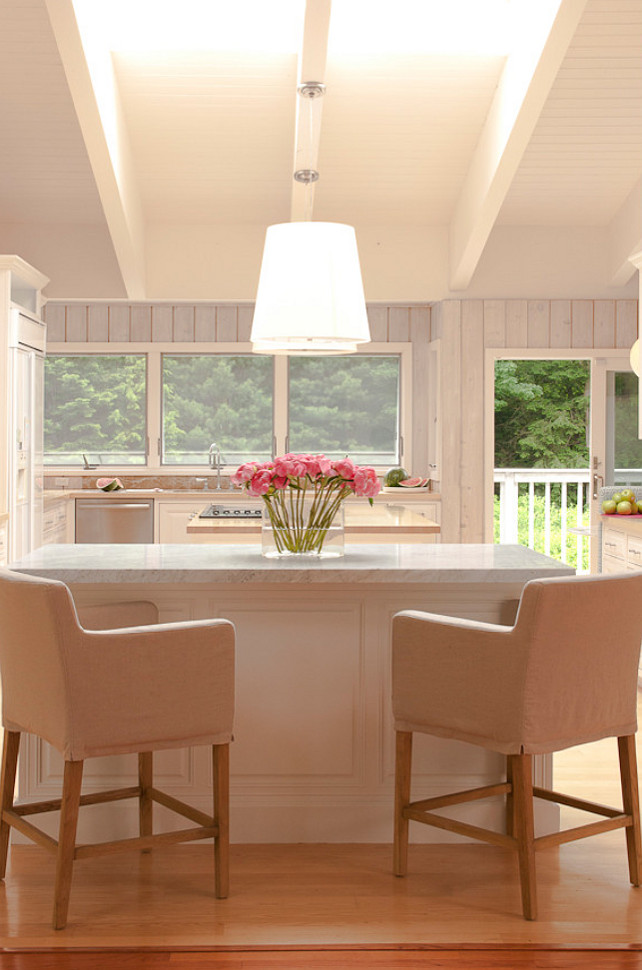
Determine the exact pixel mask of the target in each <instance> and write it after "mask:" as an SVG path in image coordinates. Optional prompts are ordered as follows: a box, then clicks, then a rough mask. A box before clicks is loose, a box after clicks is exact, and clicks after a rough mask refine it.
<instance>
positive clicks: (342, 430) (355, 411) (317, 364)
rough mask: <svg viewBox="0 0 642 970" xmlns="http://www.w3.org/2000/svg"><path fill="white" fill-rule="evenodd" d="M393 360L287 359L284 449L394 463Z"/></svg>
mask: <svg viewBox="0 0 642 970" xmlns="http://www.w3.org/2000/svg"><path fill="white" fill-rule="evenodd" d="M399 369H400V360H399V357H396V356H394V357H393V356H389V357H385V356H383V355H381V356H379V355H377V356H370V355H366V354H359V355H358V356H354V357H291V358H290V359H289V381H288V435H289V448H290V450H291V451H295V452H306V451H307V452H313V453H315V452H322V453H323V454H326V455H327V456H328V457H329V458H341V457H343V455H350V457H351V458H353V459H354V460H355V461H357V462H359V463H362V464H368V465H394V464H398V463H399V459H400V455H399V452H400V449H399Z"/></svg>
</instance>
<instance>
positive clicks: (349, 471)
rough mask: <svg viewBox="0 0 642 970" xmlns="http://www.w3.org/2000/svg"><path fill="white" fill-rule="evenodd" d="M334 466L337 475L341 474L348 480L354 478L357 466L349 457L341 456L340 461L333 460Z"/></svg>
mask: <svg viewBox="0 0 642 970" xmlns="http://www.w3.org/2000/svg"><path fill="white" fill-rule="evenodd" d="M332 468H333V469H334V471H335V472H336V474H337V475H341V477H342V478H347V479H348V481H351V480H352V479H353V478H354V473H355V472H356V470H357V466H356V465H355V463H354V462H353V461H351V460H350V459H349V458H339V459H338V461H333V462H332Z"/></svg>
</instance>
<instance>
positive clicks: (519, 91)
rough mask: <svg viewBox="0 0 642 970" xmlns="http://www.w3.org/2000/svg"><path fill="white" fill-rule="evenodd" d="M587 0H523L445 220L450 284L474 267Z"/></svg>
mask: <svg viewBox="0 0 642 970" xmlns="http://www.w3.org/2000/svg"><path fill="white" fill-rule="evenodd" d="M586 3H587V0H538V2H537V3H524V4H523V7H524V9H523V11H522V12H521V13H520V14H519V16H520V18H521V25H520V27H522V26H523V28H524V29H523V31H521V39H520V42H519V44H518V46H517V47H516V48H515V49H514V50H513V51H512V52H511V54H510V55H509V57H508V58H507V60H506V64H505V66H504V70H503V72H502V76H501V78H500V81H499V84H498V87H497V91H496V93H495V97H494V99H493V102H492V105H491V107H490V111H489V113H488V117H487V119H486V123H485V125H484V128H483V131H482V133H481V136H480V139H479V141H478V143H477V148H476V150H475V153H474V155H473V158H472V162H471V165H470V168H469V170H468V174H467V177H466V181H465V182H464V185H463V188H462V191H461V193H460V196H459V199H458V201H457V204H456V207H455V211H454V214H453V219H452V221H451V225H450V288H451V290H465V289H466V288H467V286H468V285H469V283H470V281H471V279H472V276H473V274H474V272H475V270H476V268H477V265H478V263H479V260H480V258H481V255H482V253H483V251H484V247H485V245H486V242H487V241H488V237H489V236H490V233H491V231H492V228H493V226H494V224H495V220H496V219H497V216H498V214H499V210H500V209H501V206H502V203H503V201H504V199H505V197H506V194H507V192H508V190H509V188H510V185H511V182H512V180H513V178H514V176H515V172H516V171H517V168H518V166H519V164H520V161H521V159H522V155H523V154H524V151H525V149H526V146H527V145H528V142H529V140H530V137H531V135H532V133H533V130H534V128H535V125H536V124H537V120H538V118H539V116H540V113H541V111H542V108H543V107H544V104H545V102H546V99H547V97H548V94H549V92H550V90H551V87H552V85H553V82H554V80H555V77H556V75H557V72H558V70H559V67H560V65H561V63H562V60H563V58H564V55H565V54H566V51H567V49H568V45H569V44H570V42H571V40H572V38H573V35H574V33H575V30H576V28H577V25H578V23H579V20H580V18H581V16H582V13H583V11H584V7H585V6H586Z"/></svg>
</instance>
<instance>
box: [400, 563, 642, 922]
mask: <svg viewBox="0 0 642 970" xmlns="http://www.w3.org/2000/svg"><path fill="white" fill-rule="evenodd" d="M641 640H642V574H635V573H630V574H621V575H612V576H572V577H567V578H560V579H555V578H554V579H539V580H533V581H531V582H529V583H527V584H526V586H525V587H524V590H523V592H522V596H521V600H520V606H519V610H518V613H517V618H516V620H515V624H514V626H512V627H502V626H498V625H495V624H490V623H480V622H474V621H471V620H461V619H455V618H453V617H448V616H437V615H434V614H430V613H420V612H412V611H408V612H402V613H398V614H397V615H396V616H395V617H394V619H393V624H392V704H393V712H394V719H395V730H396V739H397V741H396V778H395V834H394V871H395V873H396V875H398V876H403V875H405V874H406V872H407V857H408V823H409V822H410V821H417V822H423V823H424V824H427V825H433V826H436V827H437V828H441V829H445V830H447V831H449V832H457V833H459V834H461V835H466V836H469V837H471V838H474V839H481V840H483V841H487V842H491V843H493V844H495V845H501V846H507V847H509V848H512V849H515V850H516V851H517V855H518V860H519V874H520V881H521V889H522V904H523V912H524V916H525V917H526V919H536V918H537V899H536V885H535V852H536V850H539V849H541V848H544V847H546V846H551V845H560V844H562V843H563V842H570V841H573V840H575V839H579V838H585V837H587V836H589V835H597V834H599V833H601V832H607V831H609V830H610V829H616V828H624V829H625V831H626V844H627V851H628V862H629V875H630V879H631V882H632V884H633V885H634V886H639V885H640V880H641V877H642V863H641V860H642V844H641V840H640V812H639V800H638V777H637V767H636V754H635V732H636V730H637V678H638V659H639V655H640V641H641ZM415 731H419V732H420V733H422V734H431V735H436V736H438V737H442V738H455V739H457V740H459V741H467V742H470V743H471V744H476V745H480V746H481V747H484V748H489V749H490V750H491V751H498V752H501V753H503V754H505V755H506V756H507V772H506V780H505V781H502V782H499V783H498V784H496V785H490V786H487V787H484V788H476V789H474V790H470V791H465V792H457V793H454V794H448V795H440V796H438V797H435V798H426V799H422V800H421V801H415V802H412V801H411V800H410V775H411V757H412V736H413V733H414V732H415ZM607 737H616V738H617V739H618V751H619V761H620V775H621V784H622V798H623V809H618V808H609V807H606V806H603V805H597V804H595V803H593V802H588V801H584V800H582V799H579V798H572V797H570V796H567V795H563V794H561V793H559V792H554V791H550V790H548V789H545V788H539V787H533V783H532V757H533V755H534V754H547V753H550V752H553V751H559V750H561V749H563V748H569V747H572V746H574V745H577V744H584V743H586V742H590V741H597V740H598V739H599V738H607ZM494 795H502V796H505V797H506V833H505V834H504V833H499V832H493V831H490V830H488V829H484V828H480V827H478V826H475V825H470V824H468V823H465V822H460V821H455V820H453V819H450V818H446V817H444V816H442V815H439V814H436V813H435V811H434V810H435V809H440V808H444V807H446V806H448V805H459V804H462V803H463V802H469V801H473V800H476V799H479V798H487V797H490V796H494ZM533 797H536V798H543V799H546V800H548V801H553V802H558V803H560V804H562V805H569V806H571V807H573V808H579V809H582V810H584V811H588V812H593V813H596V814H597V815H601V816H603V818H602V820H601V821H597V822H593V823H591V824H586V825H581V826H579V827H576V828H572V829H569V830H567V831H562V832H554V833H552V834H550V835H544V836H541V837H539V838H535V836H534V824H533Z"/></svg>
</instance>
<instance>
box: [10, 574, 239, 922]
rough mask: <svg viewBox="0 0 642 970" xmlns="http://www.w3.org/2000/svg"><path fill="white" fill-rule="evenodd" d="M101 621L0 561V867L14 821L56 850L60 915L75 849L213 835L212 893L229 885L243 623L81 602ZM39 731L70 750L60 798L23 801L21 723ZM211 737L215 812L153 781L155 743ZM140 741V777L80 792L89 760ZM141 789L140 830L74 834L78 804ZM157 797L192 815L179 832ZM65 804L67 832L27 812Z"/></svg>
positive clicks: (60, 916) (65, 752)
mask: <svg viewBox="0 0 642 970" xmlns="http://www.w3.org/2000/svg"><path fill="white" fill-rule="evenodd" d="M80 614H81V616H82V617H83V619H84V621H85V622H86V623H87V624H88V625H90V624H92V623H93V624H94V625H95V626H97V627H104V626H106V625H107V626H111V625H112V624H117V625H118V626H119V627H121V626H122V624H123V623H126V624H130V623H131V622H132V621H134V622H138V624H139V625H137V626H125V627H124V628H120V629H99V630H93V631H90V630H88V629H84V628H83V627H82V626H81V625H80V623H79V621H78V616H77V614H76V610H75V608H74V603H73V600H72V597H71V593H70V591H69V589H68V588H67V587H66V586H65V585H64V583H61V582H57V581H55V580H44V579H40V578H36V577H31V576H26V575H22V574H20V573H13V572H10V571H8V570H0V676H1V679H2V701H3V705H2V723H3V726H4V729H5V736H4V749H3V759H2V780H1V782H0V797H1V804H0V808H1V822H0V878H4V875H5V870H6V862H7V854H8V849H9V834H10V829H11V827H14V828H16V829H17V830H18V831H19V832H21V833H22V834H23V835H26V836H27V837H28V838H30V839H32V840H33V841H35V842H38V843H39V844H40V845H43V846H44V847H45V848H47V849H50V850H51V851H53V852H54V853H55V854H56V857H57V863H56V882H55V894H54V895H55V899H54V914H53V925H54V929H63V928H64V927H65V925H66V921H67V911H68V905H69V895H70V889H71V878H72V867H73V862H74V860H76V859H83V858H87V857H90V856H94V855H102V854H104V853H106V852H112V851H117V850H122V849H137V850H147V849H150V848H152V847H153V846H154V845H156V844H157V843H162V844H163V845H167V844H170V843H174V842H185V841H194V840H198V839H209V838H213V839H214V858H215V894H216V896H217V897H218V898H224V897H225V896H227V893H228V881H229V875H228V854H229V808H228V805H229V742H230V740H231V738H232V721H233V716H234V640H235V636H234V627H233V625H232V624H231V623H229V622H228V621H227V620H198V621H193V622H187V623H164V624H161V625H156V626H146V625H142V624H147V623H149V622H154V621H155V619H157V612H156V607H155V606H154V605H153V604H151V603H123V604H116V605H115V606H113V607H112V606H107V605H106V606H104V607H103V606H100V607H89V608H87V609H86V610H81V611H80ZM23 731H26V732H29V733H31V734H35V735H37V736H38V737H40V738H43V739H44V740H45V741H48V742H49V744H51V745H53V746H54V747H55V748H56V749H57V750H58V751H60V753H61V754H62V756H63V758H64V760H65V768H64V781H63V792H62V798H61V799H56V800H52V801H46V802H37V803H29V804H14V786H15V776H16V766H17V761H18V749H19V745H20V735H21V733H22V732H23ZM200 744H208V745H212V750H213V769H214V796H213V801H214V810H213V815H212V816H210V815H208V814H206V813H204V812H201V811H198V810H196V809H194V808H192V807H190V806H189V805H186V804H185V803H183V802H181V801H179V800H178V799H176V798H174V797H173V796H171V795H168V794H166V793H163V792H161V791H159V790H158V789H156V788H154V786H153V780H152V752H153V751H157V750H163V749H170V748H185V747H190V746H193V745H200ZM131 752H136V753H138V757H139V783H138V785H136V786H133V787H131V788H121V789H118V790H112V791H106V792H101V793H92V794H89V795H84V796H83V795H81V783H82V772H83V762H84V759H85V758H91V757H98V756H100V755H112V754H126V753H131ZM129 797H136V798H138V800H139V816H140V837H138V838H132V839H121V840H117V841H114V842H101V843H96V844H92V845H77V844H76V827H77V821H78V811H79V807H80V806H81V805H93V804H97V803H102V802H111V801H119V800H121V799H123V798H129ZM154 802H158V803H160V804H162V805H164V806H165V807H166V808H168V809H170V810H172V811H174V812H178V813H179V814H180V815H183V816H185V817H186V818H188V819H190V821H192V822H194V823H195V827H191V828H186V829H182V830H181V831H179V832H171V833H164V834H158V835H153V834H152V805H153V803H154ZM53 810H60V827H59V837H58V840H57V841H56V840H55V839H52V838H50V837H49V836H48V835H46V834H45V833H43V832H42V831H41V830H40V829H38V828H37V827H36V826H34V825H32V824H31V822H29V821H27V818H26V817H27V816H29V815H34V814H38V813H39V812H49V811H53Z"/></svg>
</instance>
